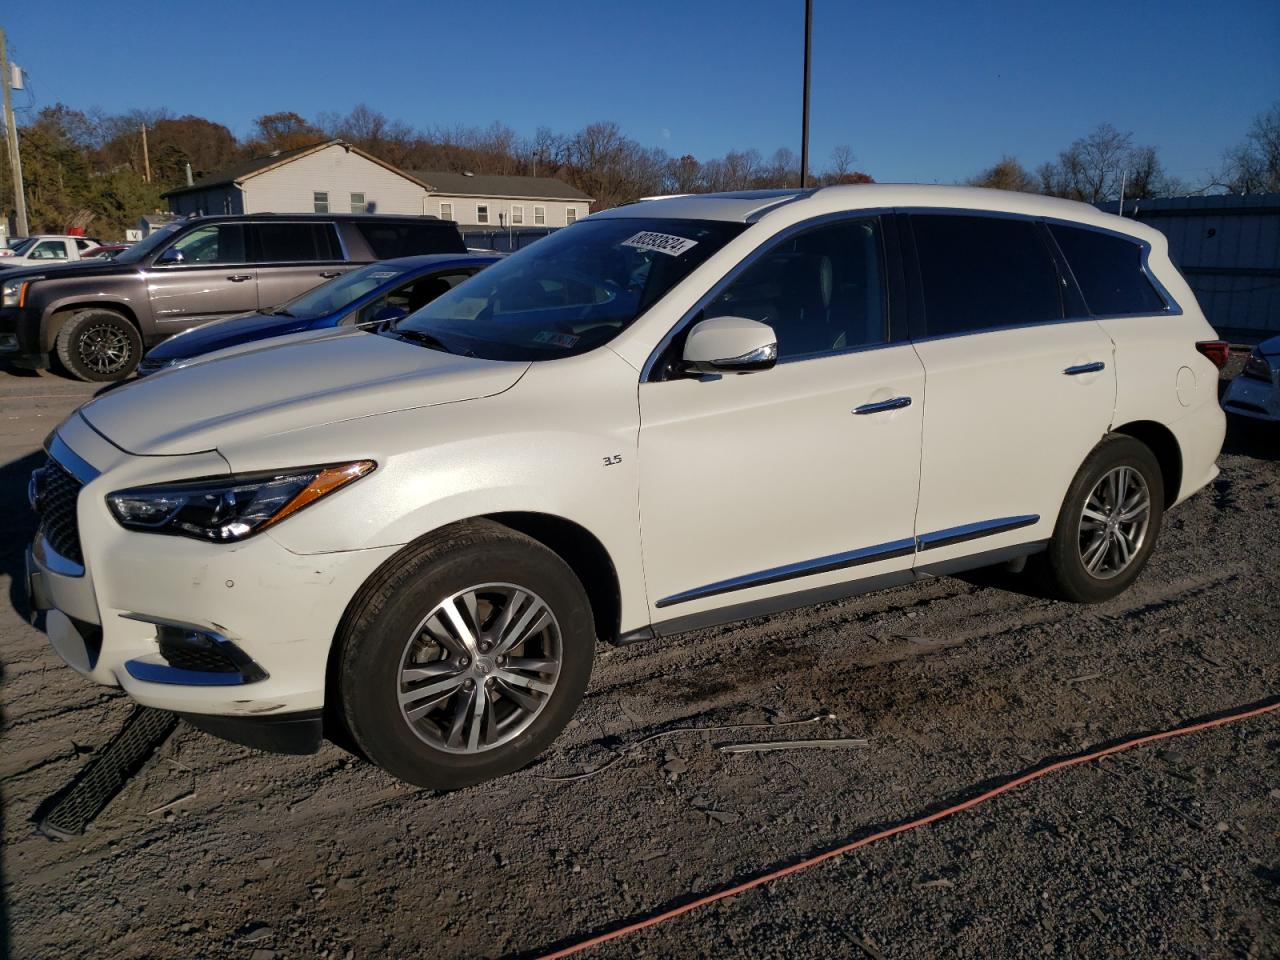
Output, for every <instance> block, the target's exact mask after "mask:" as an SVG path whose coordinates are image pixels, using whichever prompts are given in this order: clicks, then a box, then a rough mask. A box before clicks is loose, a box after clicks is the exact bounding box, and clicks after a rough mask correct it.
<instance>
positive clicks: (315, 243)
mask: <svg viewBox="0 0 1280 960" xmlns="http://www.w3.org/2000/svg"><path fill="white" fill-rule="evenodd" d="M251 229H252V230H253V233H254V238H255V242H256V256H255V257H254V259H255V260H257V261H258V262H259V263H306V262H314V261H318V260H320V261H323V260H341V259H342V253H341V252H340V251H339V249H338V238H337V237H336V236H335V235H334V232H333V224H331V223H324V222H320V223H255V224H254V225H253V226H252V228H251Z"/></svg>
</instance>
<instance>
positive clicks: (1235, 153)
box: [1214, 100, 1280, 193]
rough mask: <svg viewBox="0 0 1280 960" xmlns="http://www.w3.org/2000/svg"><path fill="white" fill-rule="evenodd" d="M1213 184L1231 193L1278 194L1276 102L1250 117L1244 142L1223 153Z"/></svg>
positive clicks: (1279, 121)
mask: <svg viewBox="0 0 1280 960" xmlns="http://www.w3.org/2000/svg"><path fill="white" fill-rule="evenodd" d="M1214 183H1215V185H1217V186H1222V187H1225V188H1226V189H1228V190H1230V191H1231V192H1232V193H1280V100H1278V101H1276V102H1275V103H1273V104H1272V105H1271V107H1270V108H1269V109H1267V110H1265V111H1263V112H1262V113H1260V114H1258V115H1257V116H1256V117H1254V118H1253V126H1252V127H1250V129H1249V133H1248V135H1247V136H1246V137H1245V139H1244V142H1243V143H1240V144H1237V145H1236V146H1234V147H1232V148H1231V149H1230V150H1228V151H1227V153H1226V157H1225V158H1224V163H1223V169H1222V171H1221V172H1219V174H1218V175H1217V176H1216V177H1215V178H1214Z"/></svg>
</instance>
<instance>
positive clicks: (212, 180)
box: [161, 140, 426, 197]
mask: <svg viewBox="0 0 1280 960" xmlns="http://www.w3.org/2000/svg"><path fill="white" fill-rule="evenodd" d="M334 145H337V146H341V147H345V148H346V149H347V150H348V151H350V152H351V153H356V154H359V155H360V156H362V157H364V158H365V159H366V160H369V161H371V162H373V163H376V164H377V165H378V166H380V167H385V168H386V169H388V170H390V171H391V172H392V173H397V174H399V175H400V176H402V177H404V178H405V179H406V180H412V181H413V182H414V183H416V184H418V185H419V186H422V187H425V186H426V184H424V183H423V182H422V181H421V180H419V179H418V178H417V177H415V176H414V175H413V174H410V173H405V172H404V171H403V170H400V169H398V168H396V167H393V166H392V165H391V164H389V163H387V162H386V161H385V160H379V159H378V158H377V157H375V156H374V155H373V154H371V153H366V152H365V151H364V150H361V149H360V148H359V147H355V146H352V145H351V144H349V143H347V142H346V141H345V140H321V141H320V142H319V143H310V144H307V145H306V146H305V147H295V148H294V149H292V150H276V151H275V152H273V153H269V154H267V155H266V156H265V157H254V158H253V159H251V160H243V161H241V162H240V163H236V164H232V165H231V166H229V167H226V168H224V169H222V170H217V171H215V172H213V173H210V174H206V175H205V176H203V177H201V178H200V179H199V180H197V181H196V182H195V183H193V184H192V185H191V186H189V187H178V188H177V189H176V190H170V191H168V192H167V193H162V194H161V196H162V197H175V196H178V195H179V194H183V193H195V192H198V191H202V190H209V189H211V188H213V187H225V186H230V185H231V184H237V183H241V182H243V181H245V180H248V179H249V178H250V177H256V176H257V175H258V174H260V173H266V172H267V171H268V170H274V169H275V168H276V167H279V166H283V165H284V164H286V163H289V162H291V161H293V160H298V159H300V158H302V157H305V156H307V155H308V154H312V153H317V152H319V151H321V150H323V149H324V148H325V147H332V146H334Z"/></svg>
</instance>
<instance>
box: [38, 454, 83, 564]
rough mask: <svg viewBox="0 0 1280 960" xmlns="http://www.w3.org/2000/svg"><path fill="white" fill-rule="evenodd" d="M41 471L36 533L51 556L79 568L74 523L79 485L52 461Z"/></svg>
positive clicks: (77, 541)
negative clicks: (41, 486)
mask: <svg viewBox="0 0 1280 960" xmlns="http://www.w3.org/2000/svg"><path fill="white" fill-rule="evenodd" d="M44 471H45V472H44V485H43V489H42V491H41V497H40V533H41V535H42V536H43V537H44V539H45V541H46V542H47V543H48V544H49V546H50V547H51V548H53V550H54V551H55V552H57V553H59V554H61V555H62V556H64V557H66V558H67V559H68V560H71V561H73V562H75V563H79V564H82V565H83V564H84V554H83V553H81V552H80V528H79V525H78V523H77V521H76V499H77V498H78V497H79V496H80V481H79V480H77V479H76V478H75V477H73V476H72V475H71V474H70V473H68V472H67V471H66V470H64V469H63V468H62V466H61V465H60V464H59V463H58V461H56V460H54V459H53V458H52V457H50V458H49V460H48V462H47V463H46V464H45V467H44Z"/></svg>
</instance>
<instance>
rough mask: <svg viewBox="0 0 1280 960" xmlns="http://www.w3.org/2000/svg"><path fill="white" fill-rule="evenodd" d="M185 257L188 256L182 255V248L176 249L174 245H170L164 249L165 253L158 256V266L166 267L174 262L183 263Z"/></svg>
mask: <svg viewBox="0 0 1280 960" xmlns="http://www.w3.org/2000/svg"><path fill="white" fill-rule="evenodd" d="M185 259H186V257H184V256H183V255H182V251H181V250H178V249H175V248H174V247H169V248H168V249H167V250H165V251H164V253H162V254H160V256H158V257H156V266H158V267H164V266H168V265H170V264H174V263H182V262H183V260H185Z"/></svg>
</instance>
